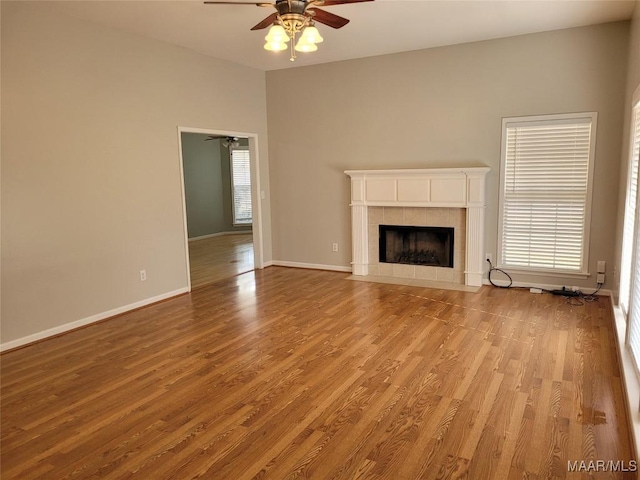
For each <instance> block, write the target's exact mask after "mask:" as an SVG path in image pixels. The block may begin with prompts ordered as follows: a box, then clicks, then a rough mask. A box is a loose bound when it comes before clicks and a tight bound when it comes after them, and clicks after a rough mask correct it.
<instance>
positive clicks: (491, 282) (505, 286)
mask: <svg viewBox="0 0 640 480" xmlns="http://www.w3.org/2000/svg"><path fill="white" fill-rule="evenodd" d="M487 262H488V263H489V275H488V278H489V283H490V284H491V285H493V286H494V287H498V288H511V285H513V278H511V275H509V274H508V273H507V272H505V271H504V270H502V269H500V268H495V267H494V266H493V263H491V260H489V259H488V258H487ZM493 272H500V273H502V274H503V275H505V276H506V277H507V278H508V279H509V285H497V284H495V283H493V280H491V273H493Z"/></svg>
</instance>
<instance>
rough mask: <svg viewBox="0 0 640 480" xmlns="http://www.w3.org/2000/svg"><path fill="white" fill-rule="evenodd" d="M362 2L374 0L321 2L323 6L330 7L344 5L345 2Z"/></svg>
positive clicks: (327, 0)
mask: <svg viewBox="0 0 640 480" xmlns="http://www.w3.org/2000/svg"><path fill="white" fill-rule="evenodd" d="M360 2H373V0H324V2H319V3H318V5H320V6H321V7H330V6H331V5H343V4H345V3H360Z"/></svg>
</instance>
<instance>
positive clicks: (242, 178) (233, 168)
mask: <svg viewBox="0 0 640 480" xmlns="http://www.w3.org/2000/svg"><path fill="white" fill-rule="evenodd" d="M178 130H179V132H178V133H179V147H180V148H179V149H180V169H181V177H182V193H183V195H182V198H183V215H184V229H185V249H186V261H187V267H188V272H187V274H188V281H189V282H188V283H189V290H191V289H192V288H197V287H201V286H204V285H208V284H210V283H214V282H217V281H219V280H222V279H225V278H229V277H233V276H236V275H238V274H241V273H245V272H249V271H251V270H254V269H255V268H262V262H261V257H262V256H261V241H260V239H261V234H260V221H259V219H260V209H259V202H258V201H256V200H257V199H258V197H257V195H258V192H259V188H258V186H257V171H258V168H257V148H256V147H257V137H255V136H252V135H251V134H242V133H237V132H225V131H214V130H203V129H194V128H182V127H181V128H179V129H178Z"/></svg>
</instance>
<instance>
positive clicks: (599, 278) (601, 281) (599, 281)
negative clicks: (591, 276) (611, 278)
mask: <svg viewBox="0 0 640 480" xmlns="http://www.w3.org/2000/svg"><path fill="white" fill-rule="evenodd" d="M596 282H598V283H604V273H599V274H598V276H597V277H596Z"/></svg>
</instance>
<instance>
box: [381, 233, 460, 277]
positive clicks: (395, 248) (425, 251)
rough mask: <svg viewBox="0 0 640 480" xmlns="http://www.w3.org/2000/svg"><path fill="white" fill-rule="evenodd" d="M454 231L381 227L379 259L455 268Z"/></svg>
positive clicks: (390, 261)
mask: <svg viewBox="0 0 640 480" xmlns="http://www.w3.org/2000/svg"><path fill="white" fill-rule="evenodd" d="M453 239H454V229H453V228H448V227H418V226H400V225H380V226H379V249H378V251H379V260H380V262H381V263H401V264H406V265H425V266H433V267H447V268H453V252H454V246H453Z"/></svg>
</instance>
